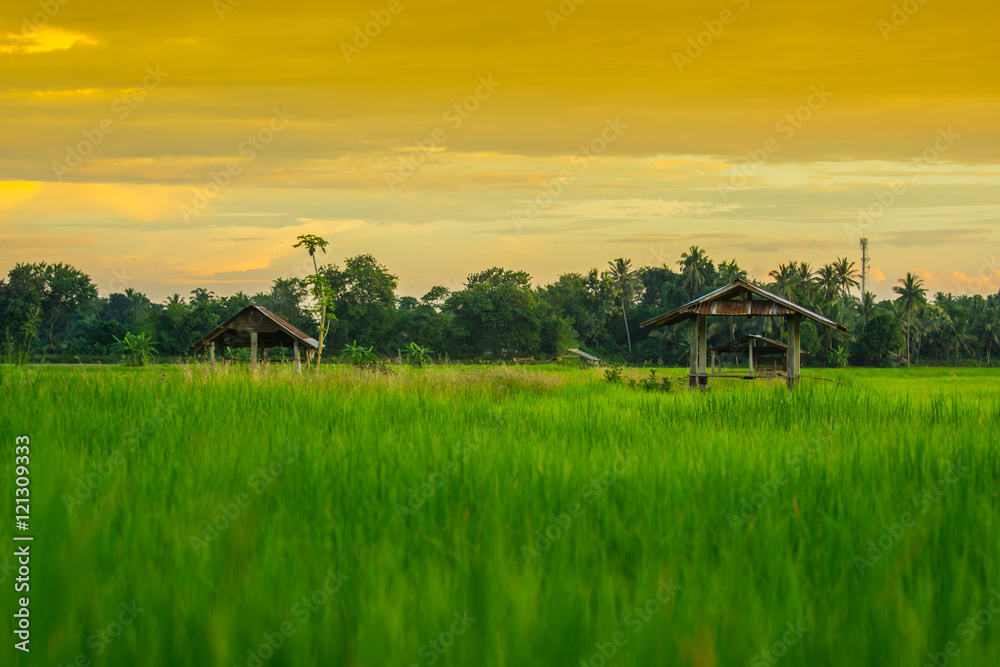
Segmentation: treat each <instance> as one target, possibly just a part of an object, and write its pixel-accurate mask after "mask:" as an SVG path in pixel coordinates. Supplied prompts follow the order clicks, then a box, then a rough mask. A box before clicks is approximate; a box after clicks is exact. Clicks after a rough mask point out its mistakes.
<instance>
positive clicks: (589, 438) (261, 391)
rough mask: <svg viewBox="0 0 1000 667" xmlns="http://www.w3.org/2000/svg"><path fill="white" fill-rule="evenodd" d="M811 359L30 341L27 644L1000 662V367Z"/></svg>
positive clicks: (3, 389) (95, 651)
mask: <svg viewBox="0 0 1000 667" xmlns="http://www.w3.org/2000/svg"><path fill="white" fill-rule="evenodd" d="M628 373H629V374H630V375H631V376H632V377H635V378H638V377H641V376H642V375H644V374H646V373H648V371H641V370H639V369H633V370H630V371H628ZM664 373H666V374H668V375H676V376H678V377H680V376H681V374H682V373H683V371H680V370H676V369H673V370H670V369H668V370H662V371H660V374H664ZM807 374H808V375H812V376H822V377H825V378H828V379H833V380H837V381H838V382H840V383H843V384H838V383H834V382H826V381H822V380H819V379H814V378H807V379H804V380H802V386H801V387H800V388H799V389H798V390H796V391H795V392H792V393H790V392H789V391H788V390H787V389H786V388H785V387H784V385H783V384H773V383H769V382H762V381H761V382H756V383H751V382H742V381H738V380H727V381H720V382H716V383H714V384H713V385H712V386H711V387H710V388H709V389H708V390H706V391H689V390H687V389H674V390H673V391H670V392H663V391H644V390H642V389H641V388H635V387H629V386H627V385H624V384H612V383H609V382H607V381H605V380H604V375H603V371H601V370H599V369H595V370H578V369H556V368H549V367H472V366H448V367H442V366H435V367H430V368H426V369H411V368H397V369H394V370H393V372H391V373H389V374H378V373H370V372H369V373H365V372H361V371H355V370H352V369H350V368H347V367H345V366H331V367H324V368H322V369H321V372H320V373H319V374H318V375H314V374H307V375H305V376H302V377H299V376H296V375H294V374H293V372H292V369H291V368H289V367H287V366H281V367H279V366H272V367H268V368H266V369H263V370H261V371H259V372H258V373H257V374H252V373H250V372H249V370H248V369H245V368H238V367H228V368H216V369H214V370H213V369H211V368H210V367H208V366H205V365H171V366H154V367H147V368H138V369H129V368H121V367H114V368H111V367H83V366H79V367H12V366H6V367H0V406H2V407H0V409H2V412H0V424H2V428H0V434H2V437H3V439H4V442H5V447H4V452H5V454H4V457H3V464H2V466H0V495H2V497H3V498H4V507H5V508H6V510H7V511H8V516H9V519H8V520H7V521H4V522H3V527H2V535H0V537H2V538H3V540H2V541H3V544H4V545H6V546H4V547H3V548H2V550H0V582H2V588H3V591H4V592H3V600H4V609H5V613H4V614H3V618H2V620H0V627H2V636H3V637H4V638H5V641H7V642H9V646H8V647H5V648H4V651H3V655H5V656H11V658H10V662H9V663H8V662H4V660H6V658H4V659H3V660H0V663H3V664H16V665H46V666H50V665H59V666H63V665H75V666H78V667H88V666H89V665H98V666H99V665H130V666H131V665H143V666H151V667H158V666H168V665H169V666H174V665H183V666H192V667H194V666H201V665H212V666H216V665H217V666H220V667H232V666H244V667H254V666H256V667H262V666H263V665H267V666H269V667H270V666H274V667H277V666H279V665H289V666H290V665H296V666H298V665H352V666H354V665H358V666H361V665H364V666H378V667H381V666H385V665H399V666H401V667H412V666H417V667H424V666H429V665H443V666H448V665H463V666H465V665H468V666H476V667H488V666H501V665H502V666H510V667H520V666H524V665H566V666H578V665H583V666H587V665H590V666H593V667H602V666H604V665H614V666H621V667H626V666H636V667H639V666H641V667H646V666H650V665H691V666H694V667H713V666H720V667H723V666H725V667H730V666H736V665H748V666H751V667H758V666H760V665H775V664H779V665H787V666H788V667H792V666H798V665H803V666H822V665H850V666H855V667H861V666H867V665H870V666H872V667H886V666H892V667H894V666H897V665H899V666H907V667H922V666H923V665H925V664H929V665H936V666H937V667H944V665H946V664H947V665H957V666H959V667H961V666H969V667H971V666H982V667H987V666H991V667H992V666H996V665H1000V532H998V523H1000V521H998V519H1000V462H998V456H997V454H998V443H1000V435H998V433H1000V371H997V370H988V369H944V368H941V369H919V368H918V369H909V370H892V369H885V370H861V369H846V370H838V371H830V370H826V371H820V370H809V371H807ZM19 436H27V437H28V439H29V444H28V447H29V450H28V451H29V454H28V456H29V457H30V462H28V464H27V467H28V468H29V470H30V472H29V474H28V477H29V479H30V484H29V485H28V487H27V488H28V489H29V490H30V513H29V514H30V517H29V519H28V521H27V523H28V529H27V530H26V531H22V530H19V529H17V528H16V527H15V518H18V519H20V518H23V517H20V516H18V517H15V516H14V507H15V497H16V493H17V492H16V489H18V488H21V487H18V486H17V484H16V482H15V479H16V477H17V474H16V472H15V469H16V465H18V464H17V463H16V462H15V457H16V455H17V452H16V451H15V447H16V446H17V444H18V443H15V438H17V437H19ZM21 442H24V441H21ZM21 463H23V462H21ZM15 535H17V536H31V537H33V540H32V541H30V552H31V561H30V580H29V581H27V582H25V583H27V584H28V585H29V586H30V590H29V591H28V592H23V591H22V592H16V591H15V583H16V580H17V578H18V565H17V560H16V558H15V556H14V552H15V548H18V547H19V546H20V545H23V544H29V543H28V542H24V541H17V542H15V541H14V540H12V537H13V536H15ZM25 595H29V596H30V605H29V606H28V609H29V610H30V653H24V652H22V651H19V650H15V649H14V648H13V645H14V644H15V643H16V642H18V641H19V639H18V636H17V635H16V634H15V633H14V631H15V630H16V629H18V623H19V619H18V618H16V617H15V616H14V612H15V610H17V609H18V608H19V603H18V600H19V598H21V597H23V596H25Z"/></svg>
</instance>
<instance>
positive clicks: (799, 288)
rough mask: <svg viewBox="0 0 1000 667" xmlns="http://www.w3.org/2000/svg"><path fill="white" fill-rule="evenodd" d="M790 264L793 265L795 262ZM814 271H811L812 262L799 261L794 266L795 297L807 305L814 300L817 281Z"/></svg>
mask: <svg viewBox="0 0 1000 667" xmlns="http://www.w3.org/2000/svg"><path fill="white" fill-rule="evenodd" d="M792 266H795V262H792ZM814 273H816V272H815V271H813V268H812V264H810V263H809V262H799V264H798V266H797V267H796V268H795V282H794V291H795V298H796V299H797V300H798V301H802V302H804V303H806V304H809V305H812V303H813V302H814V301H815V300H816V299H815V291H816V286H817V284H818V283H817V281H816V278H815V276H814Z"/></svg>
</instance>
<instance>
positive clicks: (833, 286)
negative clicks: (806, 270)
mask: <svg viewBox="0 0 1000 667" xmlns="http://www.w3.org/2000/svg"><path fill="white" fill-rule="evenodd" d="M815 282H816V285H817V286H818V287H819V290H820V296H822V297H823V299H824V300H825V301H831V302H832V301H836V300H837V298H838V297H839V296H840V294H841V289H840V278H839V276H838V275H837V267H836V266H835V265H833V264H826V265H824V266H823V267H822V268H820V269H817V270H816V278H815Z"/></svg>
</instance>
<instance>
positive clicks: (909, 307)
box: [892, 272, 927, 366]
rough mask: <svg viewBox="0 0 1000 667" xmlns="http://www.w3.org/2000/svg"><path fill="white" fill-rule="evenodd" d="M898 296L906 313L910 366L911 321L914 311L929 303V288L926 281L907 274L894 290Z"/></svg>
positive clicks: (907, 348)
mask: <svg viewBox="0 0 1000 667" xmlns="http://www.w3.org/2000/svg"><path fill="white" fill-rule="evenodd" d="M892 291H893V292H895V293H896V294H898V295H899V296H898V297H896V302H897V303H898V304H899V305H901V306H902V307H903V311H904V312H905V313H906V365H907V366H909V365H910V320H911V319H912V317H913V309H914V308H916V307H917V306H920V305H923V304H925V303H927V288H926V287H924V281H923V280H921V279H920V278H918V277H917V276H915V275H913V274H912V273H909V272H907V274H906V277H905V278H900V279H899V285H896V286H895V287H893V288H892Z"/></svg>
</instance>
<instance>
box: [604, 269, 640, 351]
mask: <svg viewBox="0 0 1000 667" xmlns="http://www.w3.org/2000/svg"><path fill="white" fill-rule="evenodd" d="M608 274H609V275H610V276H611V277H612V278H613V279H614V282H615V288H616V291H617V292H618V298H619V299H620V300H621V304H622V320H624V321H625V338H626V340H628V353H629V354H630V355H631V354H632V336H631V335H630V334H629V331H628V318H627V317H626V316H625V303H626V302H628V303H632V300H633V299H634V298H635V292H636V290H637V289H639V288H640V287H642V281H641V280H639V276H638V275H637V272H636V271H634V270H633V269H632V260H630V259H625V258H624V257H619V258H618V259H616V260H615V261H613V262H608Z"/></svg>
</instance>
